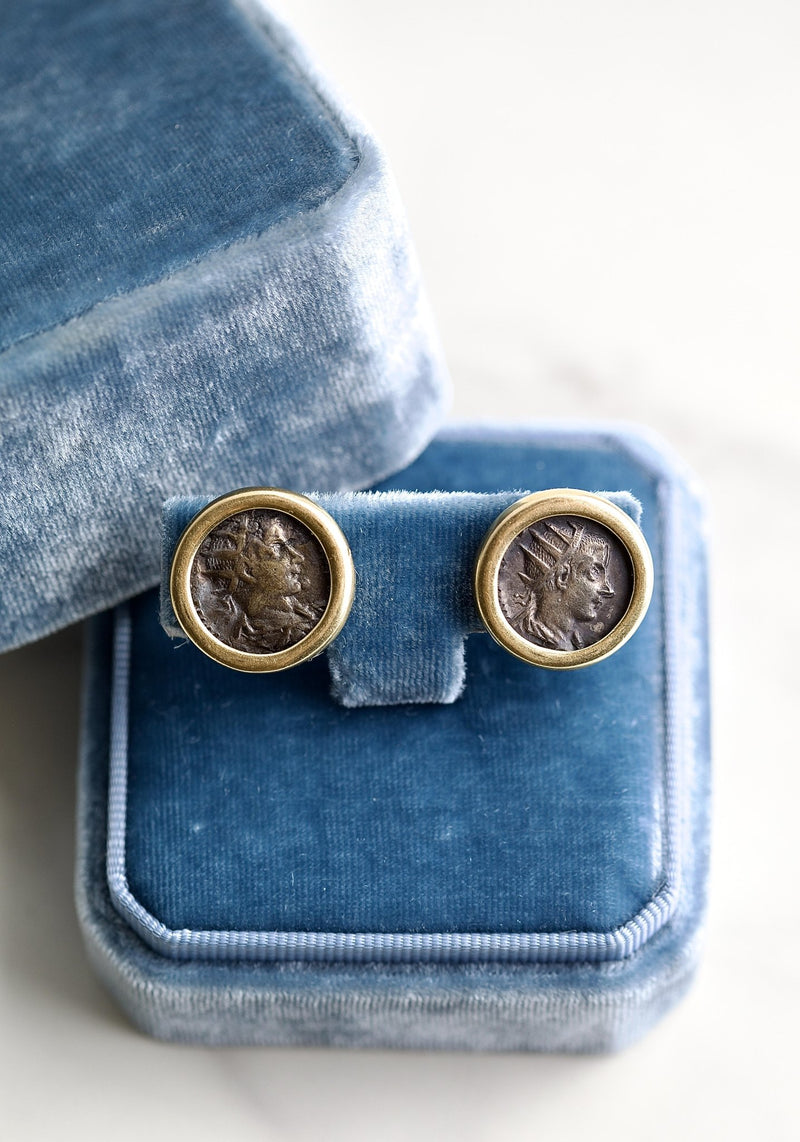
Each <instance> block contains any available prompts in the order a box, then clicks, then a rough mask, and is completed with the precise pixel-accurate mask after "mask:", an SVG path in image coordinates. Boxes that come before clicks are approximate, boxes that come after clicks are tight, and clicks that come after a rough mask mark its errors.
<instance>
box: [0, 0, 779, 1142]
mask: <svg viewBox="0 0 800 1142" xmlns="http://www.w3.org/2000/svg"><path fill="white" fill-rule="evenodd" d="M281 9H282V11H283V14H284V15H285V16H287V17H288V18H289V19H290V21H291V22H292V23H293V24H294V25H295V27H296V29H297V30H298V31H299V32H300V33H301V35H302V36H303V37H304V38H305V40H306V41H307V43H308V44H309V45H311V47H312V49H313V51H314V54H315V55H316V56H317V58H318V59H319V60H320V61H321V63H322V64H323V66H324V68H325V69H326V70H327V71H328V72H329V74H331V75H332V76H334V77H336V80H337V82H338V84H339V86H340V87H341V88H342V89H343V90H344V91H345V92H346V94H347V95H348V96H349V97H350V98H351V100H352V102H353V104H354V106H356V107H357V108H358V109H359V110H360V112H361V113H362V114H363V115H364V116H365V117H366V118H367V119H368V120H369V121H370V123H371V124H372V126H373V127H374V129H375V131H376V133H377V134H378V136H379V138H380V139H381V140H382V142H383V143H384V145H385V147H386V149H387V151H388V153H389V155H390V158H391V159H392V163H393V166H394V170H395V173H396V176H397V179H398V182H399V183H400V187H401V191H402V193H403V197H404V199H405V203H406V207H407V210H408V213H409V216H410V219H411V225H412V229H413V232H414V235H415V238H416V243H417V247H418V250H419V254H420V258H421V261H422V265H423V270H424V273H425V277H426V280H427V284H428V288H429V293H430V296H431V300H432V303H433V307H434V311H435V313H436V316H437V319H438V322H439V327H440V330H441V334H442V339H443V342H444V346H445V350H446V354H447V357H448V361H449V364H450V368H451V371H452V374H453V378H454V382H455V409H454V411H455V413H456V415H458V416H460V417H469V418H473V419H480V418H486V417H498V416H500V417H504V418H507V419H519V420H530V419H534V418H538V417H545V418H552V417H554V416H555V417H579V418H581V419H586V418H595V417H612V418H616V419H625V420H630V421H637V422H640V423H643V424H645V425H648V426H650V427H651V428H654V429H656V430H657V431H659V432H660V433H661V434H662V435H663V436H664V437H666V438H667V440H669V441H670V442H671V443H672V445H673V446H674V447H676V448H677V449H678V450H679V451H680V452H682V453H683V455H684V456H685V457H686V458H687V460H688V461H689V462H690V464H691V465H692V466H693V467H694V469H695V471H696V472H697V473H698V474H699V476H700V478H701V480H702V481H703V483H704V484H705V487H706V489H707V493H708V496H709V499H710V503H711V507H712V521H713V528H714V567H715V574H714V636H715V654H714V661H715V673H714V682H715V704H716V709H715V714H716V718H715V721H716V735H715V739H716V749H715V754H716V766H715V771H716V781H715V784H716V791H715V824H714V869H713V879H712V905H711V913H710V921H709V928H708V939H707V948H706V955H705V959H704V962H703V967H702V969H701V972H700V975H699V978H698V980H697V983H696V985H695V987H694V990H693V991H692V992H691V994H690V996H689V997H688V998H687V999H686V1000H685V1001H684V1002H683V1004H682V1005H681V1006H680V1007H679V1008H678V1009H677V1010H676V1011H675V1012H674V1013H673V1014H672V1015H670V1016H669V1017H668V1018H667V1019H666V1020H665V1021H664V1022H663V1023H662V1024H661V1025H660V1026H659V1027H658V1028H657V1029H656V1030H655V1031H653V1032H652V1033H651V1034H650V1035H649V1037H648V1038H646V1039H645V1040H644V1041H642V1042H641V1043H640V1044H638V1045H637V1046H635V1047H634V1048H632V1049H630V1050H628V1051H627V1052H625V1053H623V1054H621V1055H618V1056H612V1057H603V1058H565V1057H537V1056H527V1055H470V1054H433V1053H430V1054H429V1053H422V1052H420V1053H399V1052H398V1053H390V1052H364V1051H359V1052H347V1051H334V1050H253V1049H249V1050H225V1051H218V1050H203V1049H194V1048H185V1047H170V1046H164V1045H162V1044H158V1043H155V1042H151V1041H149V1040H147V1039H145V1038H143V1037H142V1036H141V1035H139V1034H138V1033H137V1032H135V1031H133V1030H132V1029H131V1028H130V1027H129V1026H128V1024H127V1023H126V1022H125V1021H124V1019H123V1018H122V1017H121V1016H120V1015H119V1014H117V1012H116V1010H115V1009H114V1007H113V1006H112V1004H111V1002H110V1001H109V1000H108V999H107V998H106V997H105V995H104V994H103V992H102V991H101V989H100V987H99V986H98V985H97V984H96V983H95V981H94V980H93V978H92V977H91V975H90V972H89V969H88V967H87V964H86V961H85V958H84V954H83V949H82V947H81V942H80V936H79V933H78V929H77V925H76V922H75V919H74V916H73V906H72V885H71V880H72V860H73V823H72V817H73V801H74V788H73V786H74V757H75V752H76V743H77V735H78V725H77V709H78V688H79V679H78V673H79V642H80V638H79V633H78V632H77V631H75V630H71V631H67V632H65V633H63V634H61V635H59V636H57V637H55V638H51V639H48V640H46V641H45V642H44V643H41V644H39V645H37V646H35V647H31V648H27V649H24V650H22V651H17V652H15V653H13V654H10V655H6V656H4V657H3V658H2V659H0V725H1V726H2V745H1V746H0V751H1V752H0V828H1V829H2V832H1V833H0V877H1V878H2V895H1V896H0V908H2V916H1V917H0V924H2V928H1V929H0V1026H1V1027H2V1044H1V1049H2V1058H0V1095H2V1097H1V1098H0V1135H2V1137H3V1138H4V1139H5V1138H9V1139H26V1138H32V1139H45V1138H59V1139H62V1138H72V1137H75V1138H82V1139H84V1140H88V1142H92V1140H94V1139H106V1138H111V1137H113V1138H114V1139H120V1140H127V1139H137V1140H143V1139H148V1140H160V1139H167V1138H174V1137H186V1136H189V1137H191V1138H193V1139H197V1140H205V1139H215V1140H218V1139H228V1138H236V1139H237V1140H240V1142H246V1140H249V1139H305V1138H314V1139H317V1138H324V1139H326V1140H331V1142H335V1140H338V1139H345V1138H346V1139H360V1138H368V1137H369V1138H379V1139H382V1140H387V1142H393V1140H395V1139H398V1140H399V1139H409V1138H415V1139H420V1140H422V1139H449V1138H458V1139H459V1140H460V1142H472V1140H473V1139H474V1140H479V1139H480V1140H483V1139H503V1138H507V1137H514V1138H517V1137H520V1138H534V1137H536V1138H540V1137H542V1136H548V1135H549V1136H554V1137H558V1138H559V1139H562V1140H569V1139H573V1138H575V1139H577V1138H583V1137H584V1136H587V1135H588V1136H591V1137H592V1138H593V1139H594V1140H599V1139H612V1138H613V1139H617V1138H619V1137H620V1136H621V1135H631V1134H632V1135H634V1136H636V1137H639V1138H644V1139H648V1140H649V1139H654V1140H658V1139H668V1138H669V1139H673V1138H681V1139H695V1138H697V1139H700V1138H703V1139H706V1138H724V1139H738V1138H748V1139H752V1138H758V1139H761V1138H764V1139H788V1138H790V1137H796V1136H797V1133H796V1132H797V1123H796V1121H795V1120H794V1116H795V1102H794V1099H793V1098H792V1097H791V1093H792V1092H791V1091H790V1087H789V1084H790V1080H791V1078H793V1077H796V1072H797V1064H798V1061H799V1060H798V1048H797V1026H798V1016H799V1015H800V1004H798V992H799V991H800V970H799V968H798V947H799V946H800V923H799V922H798V903H797V834H798V828H797V803H798V794H799V793H800V782H799V781H798V738H800V734H799V733H798V728H797V704H798V697H797V695H798V686H797V682H798V678H797V672H796V668H795V666H794V661H795V659H796V655H797V649H798V647H799V646H800V624H799V623H798V614H799V613H800V607H798V604H797V583H796V579H795V574H796V569H797V567H798V565H799V563H798V555H800V552H798V542H797V533H798V527H799V526H800V520H799V519H798V511H797V503H796V500H795V493H796V492H797V486H796V469H797V461H798V450H797V444H796V437H797V432H798V397H797V387H798V381H799V380H800V375H799V374H800V335H799V334H798V301H799V300H800V299H799V298H798V272H799V271H800V159H799V158H798V141H797V140H798V117H799V114H800V67H798V62H800V5H797V4H796V3H794V2H792V0H787V2H780V0H760V2H759V3H756V2H755V0H739V2H737V0H727V2H714V0H677V2H676V0H673V2H672V3H670V4H666V3H655V2H654V0H650V2H647V0H638V2H637V0H629V2H624V0H603V2H597V0H557V2H556V0H553V2H545V0H536V2H533V3H521V2H520V3H512V2H511V0H502V2H496V3H495V4H493V5H492V6H491V7H490V6H489V5H481V4H477V3H470V2H469V0H461V2H460V3H451V2H443V0H439V2H436V0H429V2H428V3H423V2H421V0H405V2H404V3H403V4H402V5H394V4H388V3H380V0H338V2H336V3H332V2H331V0H328V2H327V3H326V2H324V0H283V3H282V5H281Z"/></svg>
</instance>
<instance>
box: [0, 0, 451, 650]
mask: <svg viewBox="0 0 800 1142" xmlns="http://www.w3.org/2000/svg"><path fill="white" fill-rule="evenodd" d="M0 247H2V257H0V298H1V299H2V304H1V307H0V456H1V457H2V460H1V461H0V465H1V466H2V468H1V470H2V475H3V486H4V497H3V525H4V526H3V528H2V533H1V534H0V561H2V565H3V567H4V569H5V574H4V576H3V579H2V584H0V649H5V648H9V647H12V646H15V645H18V644H20V643H23V642H26V641H29V640H32V639H34V638H37V637H39V636H41V635H43V634H45V633H47V632H48V631H50V630H53V629H54V628H56V627H58V626H61V625H64V624H66V623H69V622H72V621H74V620H75V619H77V618H79V617H81V616H83V615H87V614H90V613H92V612H95V611H97V610H99V609H101V608H104V607H108V606H110V605H111V604H113V603H115V602H117V601H119V600H120V599H123V598H125V597H127V596H129V595H131V594H133V593H136V592H139V591H141V590H143V589H144V588H145V587H147V586H149V585H154V584H155V583H156V582H157V579H158V569H159V551H158V541H157V535H158V518H159V512H160V507H161V503H162V502H163V500H164V499H165V498H166V496H167V495H170V494H176V493H183V494H192V493H197V494H199V493H206V492H209V491H212V492H214V491H223V490H225V489H227V488H229V487H231V486H241V485H246V484H255V483H267V484H270V483H272V484H280V485H286V486H289V487H318V488H323V489H341V488H353V487H361V486H364V485H367V484H369V483H371V482H373V481H374V480H375V479H378V478H380V477H382V476H384V475H385V474H386V473H388V472H391V471H394V470H396V469H397V468H398V467H400V466H402V465H403V464H405V463H407V462H408V461H409V460H410V459H411V458H412V457H413V456H414V455H416V454H417V453H418V452H419V450H420V449H421V448H422V447H423V446H424V444H425V443H426V442H427V440H428V439H429V438H430V436H431V434H432V433H433V431H434V429H435V427H436V424H437V423H438V420H439V418H440V416H441V405H442V399H443V392H444V390H445V387H446V386H445V378H444V371H443V366H442V364H441V361H440V357H439V354H438V349H437V346H436V343H435V339H434V336H433V334H432V328H431V324H430V320H429V316H428V312H427V308H426V305H425V302H424V299H423V297H422V295H421V292H420V284H419V277H418V271H417V267H416V264H415V261H414V257H413V254H412V252H411V250H410V247H409V242H408V235H407V232H406V226H405V222H404V219H403V215H402V211H401V209H400V207H399V205H398V202H397V198H396V193H395V190H394V188H393V185H392V183H391V180H390V178H389V176H388V173H387V170H386V166H385V162H384V160H383V158H382V156H381V154H380V152H379V150H378V149H377V148H376V146H375V143H374V141H373V140H372V138H371V137H370V135H369V134H368V133H367V132H366V131H365V130H364V129H363V128H362V127H361V125H360V124H359V123H358V122H357V121H356V120H355V119H353V117H352V116H350V115H349V114H347V113H345V112H344V111H343V109H342V108H341V106H340V105H339V102H338V101H337V99H336V98H335V97H334V96H333V95H332V94H331V93H330V91H329V90H328V87H327V85H326V84H325V83H324V82H323V81H322V80H321V79H320V78H319V77H318V75H317V74H316V72H315V70H314V68H313V67H312V66H311V65H310V64H309V63H308V61H307V60H306V58H305V56H304V55H303V53H302V51H301V50H300V49H299V48H298V47H297V45H296V44H295V43H294V42H293V41H292V40H291V38H290V37H289V36H288V35H287V34H286V33H285V32H284V31H283V30H282V29H281V28H280V27H278V26H277V25H276V24H275V22H274V21H273V20H272V19H271V18H270V17H269V16H267V15H266V14H265V13H264V12H263V10H262V9H261V8H260V7H258V6H256V5H255V4H250V3H235V2H233V0H191V2H187V0H31V3H27V4H10V5H5V6H3V7H2V10H0ZM23 579H24V582H25V590H24V591H20V590H19V583H20V582H21V581H23Z"/></svg>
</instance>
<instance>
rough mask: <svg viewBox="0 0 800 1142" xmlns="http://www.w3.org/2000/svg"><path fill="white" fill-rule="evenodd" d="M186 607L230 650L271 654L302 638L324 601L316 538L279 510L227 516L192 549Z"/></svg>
mask: <svg viewBox="0 0 800 1142" xmlns="http://www.w3.org/2000/svg"><path fill="white" fill-rule="evenodd" d="M190 586H191V595H192V601H193V603H194V605H195V608H196V610H197V613H198V615H199V617H200V619H201V621H202V622H203V624H204V625H205V626H206V627H207V629H208V630H209V631H211V633H212V634H213V635H214V636H215V637H216V638H218V639H219V640H220V642H223V643H225V645H226V646H230V647H232V648H233V649H235V650H240V651H245V652H247V653H250V654H274V653H275V652H276V651H280V650H285V649H286V648H287V647H291V646H294V645H295V644H296V643H298V642H300V641H301V640H302V639H304V638H305V637H306V636H307V635H308V634H309V633H310V632H311V631H312V630H313V629H314V627H315V626H316V625H317V624H318V623H319V621H320V619H321V618H322V616H323V615H324V613H325V610H326V608H327V606H328V602H329V600H330V596H331V576H330V569H329V567H328V560H327V558H326V555H325V551H324V550H323V547H322V545H321V544H320V542H319V540H318V539H317V538H316V537H315V536H314V535H313V534H312V532H311V531H310V530H309V529H308V528H307V527H306V526H305V525H304V524H302V523H300V521H299V520H296V519H293V518H292V516H290V515H287V514H286V513H285V512H281V511H273V510H269V509H265V508H254V509H252V510H250V511H243V512H239V513H238V514H236V515H231V516H228V517H227V518H226V519H224V520H223V521H222V522H221V523H219V524H217V526H216V527H215V528H213V529H212V530H211V531H210V532H209V534H208V535H207V536H206V538H205V539H204V540H203V542H202V544H201V545H200V547H199V548H198V550H197V554H196V555H195V557H194V560H193V563H192V568H191V577H190Z"/></svg>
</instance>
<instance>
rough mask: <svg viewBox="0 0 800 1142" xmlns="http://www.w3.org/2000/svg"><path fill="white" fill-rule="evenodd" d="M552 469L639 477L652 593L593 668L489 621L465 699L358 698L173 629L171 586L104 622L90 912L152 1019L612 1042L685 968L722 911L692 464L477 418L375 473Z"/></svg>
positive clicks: (435, 477)
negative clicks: (571, 668) (221, 663)
mask: <svg viewBox="0 0 800 1142" xmlns="http://www.w3.org/2000/svg"><path fill="white" fill-rule="evenodd" d="M532 475H535V477H536V486H537V487H546V486H564V485H566V486H578V487H590V488H609V487H617V488H628V489H629V490H630V491H631V492H633V494H634V495H635V496H636V498H637V499H639V500H641V502H642V504H643V507H644V517H643V525H644V529H645V532H646V534H647V536H648V540H649V542H650V544H651V548H652V550H653V553H654V558H655V561H656V567H657V569H658V576H657V585H656V592H655V595H654V601H653V605H652V608H651V612H650V614H649V615H648V618H647V619H646V620H645V623H644V624H643V626H642V627H641V629H640V630H639V632H638V633H637V634H636V636H635V637H634V638H633V639H632V640H631V642H630V643H629V644H628V645H627V646H626V647H624V648H623V649H622V650H621V651H620V652H619V653H618V654H617V655H615V656H614V657H613V658H611V659H609V660H607V662H605V663H602V664H599V665H597V666H595V667H592V668H588V669H586V670H583V671H577V672H570V673H567V674H563V673H561V672H545V671H540V670H538V669H536V668H534V667H529V666H527V665H525V664H523V663H520V662H518V661H517V660H515V659H513V658H511V657H510V656H509V655H507V654H505V653H504V652H503V651H502V650H500V649H499V648H497V647H496V646H495V644H494V643H493V642H492V641H491V640H490V639H489V638H488V636H486V635H474V636H471V637H470V638H469V639H468V643H467V676H466V686H465V689H464V692H463V695H462V697H461V698H459V699H458V700H457V701H454V702H452V703H450V704H418V705H406V706H396V707H388V708H380V707H364V708H360V709H349V710H348V709H344V708H342V706H341V705H339V704H337V703H335V702H334V701H333V700H332V699H331V698H330V696H329V694H328V687H329V677H328V669H327V666H326V664H325V662H324V660H321V659H320V660H317V661H315V662H313V663H310V664H308V665H307V666H305V667H301V668H298V669H296V670H293V671H289V672H287V673H285V674H282V675H276V676H274V677H252V676H246V675H240V674H237V673H234V672H230V671H225V670H224V669H223V668H221V667H218V666H217V665H216V664H214V663H212V662H210V661H208V660H207V659H205V658H204V656H202V655H201V654H200V653H199V652H198V651H196V650H195V648H194V647H192V646H190V645H183V646H178V647H176V646H175V645H174V644H173V643H171V642H170V640H169V639H168V638H167V636H166V635H165V634H164V632H163V631H162V630H161V629H160V627H159V626H158V621H157V600H156V597H155V595H147V596H143V597H142V598H140V599H138V600H136V601H135V602H134V603H133V604H132V606H131V608H130V610H129V611H126V612H120V613H119V614H118V615H117V618H116V620H115V624H116V631H117V641H116V656H115V658H114V661H113V663H112V661H111V657H112V644H113V631H112V629H111V627H110V626H109V620H108V619H104V620H102V624H101V625H98V626H97V627H96V629H95V633H94V649H93V651H92V656H91V662H90V675H89V683H88V690H87V722H86V731H85V748H84V763H83V772H82V778H81V829H80V833H81V852H80V863H79V873H78V892H79V910H80V914H81V919H82V923H83V925H84V929H85V932H86V936H87V942H88V946H89V948H90V952H91V954H92V957H93V959H94V960H95V962H96V964H97V967H98V970H99V971H100V972H101V974H102V975H103V977H104V978H105V979H106V980H107V981H108V983H109V986H110V987H111V988H112V990H113V991H114V992H115V994H116V995H117V996H118V998H119V1000H120V1002H121V1003H122V1004H123V1006H124V1007H125V1008H126V1010H127V1011H128V1012H129V1013H130V1014H131V1016H132V1018H134V1019H135V1020H136V1021H137V1023H139V1024H140V1025H141V1026H142V1027H144V1028H145V1029H147V1030H148V1031H150V1032H152V1033H153V1034H157V1035H160V1036H164V1037H168V1038H176V1039H193V1040H199V1041H204V1042H242V1043H248V1042H253V1043H255V1042H260V1043H282V1042H285V1043H292V1042H304V1043H310V1042H313V1043H325V1042H331V1043H334V1042H335V1043H348V1044H352V1045H384V1046H385V1045H397V1046H450V1047H466V1048H494V1047H505V1048H516V1047H519V1048H535V1049H546V1050H562V1049H563V1050H600V1049H605V1048H609V1047H613V1046H619V1045H621V1044H623V1043H625V1042H628V1041H630V1040H632V1039H633V1038H635V1037H636V1036H637V1035H639V1034H641V1032H642V1031H643V1030H644V1029H646V1027H647V1026H649V1025H650V1024H652V1022H653V1021H654V1020H655V1019H656V1018H657V1017H658V1016H659V1015H660V1014H661V1013H662V1012H663V1011H664V1010H666V1009H667V1008H668V1007H669V1006H670V1005H671V1004H672V1003H674V1002H675V1000H676V999H677V997H678V996H679V995H680V994H681V993H682V991H683V990H684V989H685V987H686V985H687V983H688V980H689V979H690V977H691V973H692V970H693V966H694V964H695V962H696V957H697V944H698V934H699V931H700V927H701V921H702V914H703V907H704V893H705V887H704V886H705V874H706V849H707V796H708V790H707V782H708V773H707V767H708V741H707V699H708V691H707V680H706V661H707V656H706V626H705V595H704V591H705V580H704V557H703V543H702V535H701V531H700V517H699V511H698V507H697V503H696V501H695V499H694V498H693V496H692V494H691V492H690V491H689V490H688V489H687V486H686V482H685V477H684V474H683V473H682V472H681V471H680V470H679V469H677V468H676V467H675V466H674V465H673V464H672V463H671V462H670V461H669V460H667V459H665V458H664V457H663V456H662V455H660V454H659V453H658V452H657V451H656V450H654V449H653V448H652V447H651V446H650V445H647V444H645V443H643V442H642V441H641V440H639V439H637V438H635V437H632V436H630V435H625V434H621V433H619V432H612V431H609V432H607V433H602V432H597V431H592V430H588V431H585V432H581V431H577V430H575V431H567V430H564V429H553V430H547V429H542V430H538V431H533V430H518V431H512V432H493V431H491V430H485V431H483V432H477V433H470V432H469V431H465V430H459V431H456V432H451V433H448V434H446V435H444V436H443V437H440V438H439V439H438V440H437V441H436V442H435V443H434V444H433V445H432V446H431V447H430V448H429V449H428V450H427V451H426V452H425V453H424V454H423V456H422V457H421V458H420V459H419V460H418V461H417V462H416V463H415V464H413V465H412V466H411V467H410V468H409V469H407V470H406V471H405V472H403V473H401V474H400V475H399V476H397V477H395V478H393V479H392V480H391V481H389V482H387V483H386V484H384V485H382V486H381V487H382V488H383V489H386V490H388V489H389V488H406V489H410V490H417V491H428V490H430V489H438V490H442V491H460V490H471V491H475V492H487V493H488V492H493V491H495V490H496V489H497V488H510V487H511V488H513V487H525V486H528V487H530V486H531V484H532V483H533V480H532V479H531V477H532ZM409 526H410V525H409ZM406 538H407V539H408V541H409V542H413V535H412V534H411V532H410V530H409V531H408V532H407V533H406ZM418 551H419V558H420V559H423V560H431V561H432V564H435V562H436V560H437V558H438V557H439V556H440V555H441V550H438V551H437V550H436V548H435V547H434V546H430V545H429V547H426V546H425V545H420V546H419V548H418ZM395 587H396V590H397V591H398V592H400V593H402V591H403V590H404V587H403V584H402V583H397V584H396V585H395ZM129 618H130V625H129V624H128V619H129ZM128 636H130V643H129V644H128V642H127V641H126V640H127V638H128ZM385 636H386V638H387V639H389V638H391V636H392V630H391V627H389V628H387V629H386V631H385ZM128 648H130V651H131V653H130V657H128ZM112 666H113V670H114V679H115V681H114V692H113V699H114V700H113V704H112V707H111V708H112V710H113V717H112V722H111V723H109V697H110V695H109V681H108V671H109V669H110V668H112ZM109 759H110V760H111V782H112V785H111V801H110V803H109V800H108V797H109V787H108V768H109ZM109 815H110V819H111V824H112V831H111V836H110V837H109V835H108V832H107V826H108V820H109ZM120 824H122V830H123V831H121V830H120ZM107 843H108V844H109V848H108V853H106V845H107Z"/></svg>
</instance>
